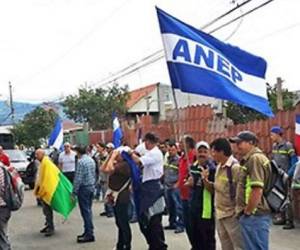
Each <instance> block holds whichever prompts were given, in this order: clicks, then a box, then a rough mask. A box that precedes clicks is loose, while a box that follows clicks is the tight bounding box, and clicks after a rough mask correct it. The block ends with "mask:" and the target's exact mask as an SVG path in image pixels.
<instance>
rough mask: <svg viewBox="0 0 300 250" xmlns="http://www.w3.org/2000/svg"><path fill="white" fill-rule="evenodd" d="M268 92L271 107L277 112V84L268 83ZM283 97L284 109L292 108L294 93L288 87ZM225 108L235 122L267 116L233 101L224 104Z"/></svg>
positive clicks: (283, 92) (283, 91) (244, 121)
mask: <svg viewBox="0 0 300 250" xmlns="http://www.w3.org/2000/svg"><path fill="white" fill-rule="evenodd" d="M267 94H268V99H269V102H270V105H271V108H272V110H273V113H276V112H277V111H278V108H277V92H276V87H275V86H273V87H272V86H271V85H269V84H267ZM282 97H283V110H290V109H292V108H293V103H294V99H295V95H294V93H293V92H290V91H288V89H283V90H282ZM224 108H225V109H226V113H227V117H229V118H230V119H231V120H233V122H234V123H235V124H240V123H247V122H250V121H254V120H258V119H266V118H267V117H266V116H265V115H263V114H261V113H259V112H257V111H255V110H253V109H250V108H248V107H245V106H242V105H238V104H235V103H232V102H226V103H225V104H224Z"/></svg>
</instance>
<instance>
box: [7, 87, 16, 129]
mask: <svg viewBox="0 0 300 250" xmlns="http://www.w3.org/2000/svg"><path fill="white" fill-rule="evenodd" d="M8 88H9V106H10V114H11V119H12V121H13V123H14V118H15V108H14V102H13V95H12V85H11V82H8Z"/></svg>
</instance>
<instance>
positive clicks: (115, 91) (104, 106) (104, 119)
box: [63, 84, 129, 130]
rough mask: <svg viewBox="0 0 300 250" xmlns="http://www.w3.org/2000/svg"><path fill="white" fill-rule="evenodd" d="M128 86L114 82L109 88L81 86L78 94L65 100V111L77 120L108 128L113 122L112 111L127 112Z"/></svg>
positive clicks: (91, 125)
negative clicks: (121, 85)
mask: <svg viewBox="0 0 300 250" xmlns="http://www.w3.org/2000/svg"><path fill="white" fill-rule="evenodd" d="M128 97H129V94H128V86H125V87H120V86H119V85H118V84H114V85H113V86H111V87H109V88H105V89H104V88H96V89H91V88H80V89H79V90H78V95H69V96H67V98H66V100H65V101H64V102H63V106H64V112H65V113H66V114H67V116H68V117H69V118H70V119H73V120H75V121H76V122H82V123H83V122H88V123H89V126H90V127H91V128H92V129H94V130H96V129H107V128H109V127H111V124H112V113H113V112H114V111H115V112H117V113H118V114H119V115H123V114H125V113H126V110H127V109H126V102H127V100H128Z"/></svg>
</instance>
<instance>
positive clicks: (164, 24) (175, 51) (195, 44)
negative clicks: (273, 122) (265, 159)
mask: <svg viewBox="0 0 300 250" xmlns="http://www.w3.org/2000/svg"><path fill="white" fill-rule="evenodd" d="M157 14H158V19H159V25H160V30H161V33H162V40H163V44H164V49H165V57H166V60H167V65H168V69H169V74H170V78H171V82H172V87H173V88H178V89H180V90H181V91H183V92H188V93H194V94H200V95H206V96H212V97H216V98H220V99H224V100H229V101H232V102H235V103H237V104H240V105H244V106H247V107H250V108H253V109H255V110H257V111H259V112H261V113H263V114H265V115H267V116H273V113H272V110H271V108H270V106H269V102H268V98H267V91H266V82H265V72H266V67H267V64H266V61H265V60H264V59H263V58H261V57H257V56H254V55H252V54H250V53H248V52H246V51H243V50H241V49H239V48H238V47H234V46H231V45H229V44H225V43H223V42H221V41H219V40H217V39H216V38H214V37H212V36H211V35H209V34H206V33H204V32H202V31H199V30H197V29H196V28H194V27H192V26H190V25H188V24H185V23H183V22H182V21H180V20H178V19H176V18H175V17H172V16H171V15H169V14H167V13H166V12H164V11H162V10H160V9H157Z"/></svg>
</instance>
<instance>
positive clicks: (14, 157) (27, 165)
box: [5, 149, 37, 189]
mask: <svg viewBox="0 0 300 250" xmlns="http://www.w3.org/2000/svg"><path fill="white" fill-rule="evenodd" d="M5 153H6V154H7V155H8V156H9V159H10V163H11V165H12V166H13V167H14V168H15V169H16V170H17V171H18V172H19V174H20V176H21V178H22V180H23V182H24V184H27V185H29V187H30V188H31V189H33V188H34V184H35V179H36V174H37V164H36V163H35V161H28V159H27V155H26V153H24V152H23V151H21V150H18V149H8V150H5Z"/></svg>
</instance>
